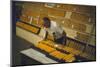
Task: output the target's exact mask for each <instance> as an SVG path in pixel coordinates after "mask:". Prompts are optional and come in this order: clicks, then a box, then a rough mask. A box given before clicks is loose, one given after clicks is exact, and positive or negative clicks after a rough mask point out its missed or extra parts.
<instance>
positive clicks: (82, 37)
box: [76, 32, 90, 42]
mask: <svg viewBox="0 0 100 67" xmlns="http://www.w3.org/2000/svg"><path fill="white" fill-rule="evenodd" d="M89 37H90V36H89V35H87V34H82V33H79V32H77V37H76V38H77V39H78V40H80V41H82V42H87V41H88V39H89Z"/></svg>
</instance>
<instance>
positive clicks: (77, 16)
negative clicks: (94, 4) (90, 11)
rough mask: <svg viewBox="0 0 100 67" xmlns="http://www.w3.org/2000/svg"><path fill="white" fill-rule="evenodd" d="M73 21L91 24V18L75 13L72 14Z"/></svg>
mask: <svg viewBox="0 0 100 67" xmlns="http://www.w3.org/2000/svg"><path fill="white" fill-rule="evenodd" d="M71 19H72V20H75V21H77V22H82V23H88V22H89V17H88V16H87V15H84V14H80V13H75V12H73V13H72V15H71Z"/></svg>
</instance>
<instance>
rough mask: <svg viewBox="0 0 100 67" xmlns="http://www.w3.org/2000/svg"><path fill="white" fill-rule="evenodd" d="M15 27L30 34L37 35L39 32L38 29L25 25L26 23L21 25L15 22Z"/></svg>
mask: <svg viewBox="0 0 100 67" xmlns="http://www.w3.org/2000/svg"><path fill="white" fill-rule="evenodd" d="M16 25H17V26H19V27H21V28H23V29H25V30H27V31H30V32H32V33H36V34H37V33H38V32H39V28H38V27H35V26H31V25H29V24H26V23H22V22H17V23H16Z"/></svg>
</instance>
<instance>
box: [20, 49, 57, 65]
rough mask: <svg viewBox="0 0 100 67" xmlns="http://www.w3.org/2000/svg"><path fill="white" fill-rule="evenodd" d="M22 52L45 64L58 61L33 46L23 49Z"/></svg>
mask: <svg viewBox="0 0 100 67" xmlns="http://www.w3.org/2000/svg"><path fill="white" fill-rule="evenodd" d="M21 53H22V54H24V55H26V56H28V57H30V58H32V59H35V60H37V61H39V62H41V63H43V64H48V63H58V62H57V61H55V60H53V59H50V58H48V57H46V56H45V54H43V53H41V52H39V51H36V50H34V49H32V48H29V49H26V50H23V51H21Z"/></svg>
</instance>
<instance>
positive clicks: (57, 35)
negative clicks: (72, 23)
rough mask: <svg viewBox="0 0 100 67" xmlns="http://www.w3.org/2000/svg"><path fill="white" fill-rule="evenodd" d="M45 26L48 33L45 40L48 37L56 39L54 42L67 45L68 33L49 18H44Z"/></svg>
mask: <svg viewBox="0 0 100 67" xmlns="http://www.w3.org/2000/svg"><path fill="white" fill-rule="evenodd" d="M43 26H44V30H45V31H46V33H45V36H44V39H46V38H47V35H48V34H49V35H51V36H53V37H54V41H55V42H56V43H58V44H62V45H66V33H65V32H64V30H63V29H62V28H61V26H60V25H58V24H57V23H56V22H54V21H51V20H50V19H49V18H48V17H44V18H43Z"/></svg>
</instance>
